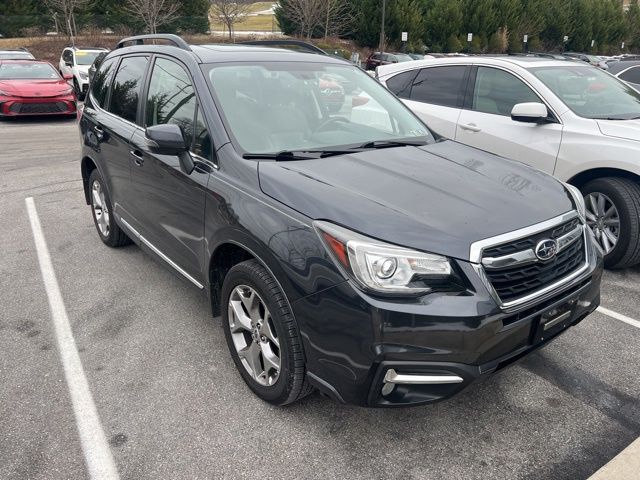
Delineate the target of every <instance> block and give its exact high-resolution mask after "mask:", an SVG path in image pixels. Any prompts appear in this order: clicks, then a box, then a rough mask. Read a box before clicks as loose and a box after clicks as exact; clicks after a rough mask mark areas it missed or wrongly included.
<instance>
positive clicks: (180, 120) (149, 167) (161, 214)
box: [131, 56, 215, 284]
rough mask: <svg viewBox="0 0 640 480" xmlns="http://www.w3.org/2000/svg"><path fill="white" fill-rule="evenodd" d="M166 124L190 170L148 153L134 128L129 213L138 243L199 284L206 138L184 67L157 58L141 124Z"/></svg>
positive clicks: (208, 153) (208, 167)
mask: <svg viewBox="0 0 640 480" xmlns="http://www.w3.org/2000/svg"><path fill="white" fill-rule="evenodd" d="M168 123H172V124H176V125H178V126H180V128H181V130H182V133H183V135H184V138H185V142H186V143H187V145H189V146H190V150H191V156H192V158H193V159H194V162H195V164H196V168H195V170H194V171H193V172H191V173H190V174H187V173H185V172H184V171H183V170H182V169H181V167H180V161H179V158H178V156H176V155H160V154H157V153H154V152H152V151H151V150H150V149H149V148H148V144H147V141H146V137H145V133H144V130H143V129H139V130H137V131H136V132H135V133H134V135H133V138H132V140H131V142H132V144H133V147H132V148H133V150H132V157H131V158H132V167H131V181H132V184H133V188H134V189H135V191H136V199H135V202H134V206H133V208H134V209H133V212H132V213H133V215H134V218H135V222H136V224H137V225H139V228H140V230H139V232H140V234H141V235H142V236H143V237H144V239H145V242H144V243H146V244H147V245H148V246H150V248H151V249H152V250H154V251H155V252H156V253H158V254H159V255H160V256H161V257H164V259H165V260H168V261H169V263H172V264H174V266H175V267H177V269H178V270H179V271H180V270H181V271H182V272H185V273H186V274H187V275H186V276H187V278H190V279H191V280H192V281H194V283H196V284H203V283H204V275H203V273H202V268H201V265H202V258H203V255H204V248H205V245H204V213H205V195H206V186H207V182H208V180H209V173H210V172H211V171H212V170H213V168H215V166H214V164H213V162H212V156H213V149H212V144H211V137H210V135H209V131H208V128H207V126H206V122H205V120H204V117H203V115H202V112H201V110H200V107H199V102H198V99H197V96H196V93H195V90H194V88H193V81H192V78H191V76H190V75H189V73H188V71H187V69H186V68H185V67H184V66H183V65H182V64H180V63H178V62H177V61H174V60H173V59H169V58H166V57H161V56H158V57H156V58H155V62H154V65H153V67H152V70H151V74H150V78H149V82H148V87H147V93H146V95H145V106H144V121H143V124H144V126H145V127H150V126H153V125H159V124H168Z"/></svg>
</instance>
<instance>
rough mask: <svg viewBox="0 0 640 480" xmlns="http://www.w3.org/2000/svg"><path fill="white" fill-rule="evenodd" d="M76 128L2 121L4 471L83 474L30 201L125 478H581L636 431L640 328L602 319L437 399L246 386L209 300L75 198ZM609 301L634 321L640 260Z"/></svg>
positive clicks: (611, 279) (0, 430)
mask: <svg viewBox="0 0 640 480" xmlns="http://www.w3.org/2000/svg"><path fill="white" fill-rule="evenodd" d="M79 152H80V146H79V136H78V131H77V125H76V122H75V121H74V120H39V121H20V122H15V121H11V122H7V121H4V122H0V252H1V253H0V273H1V275H0V478H2V479H81V478H88V475H89V474H88V473H87V469H86V467H85V463H84V457H83V450H82V448H81V443H80V440H79V436H78V429H77V426H76V419H75V417H74V411H73V408H72V404H71V401H70V396H69V390H68V387H67V383H66V381H65V376H64V372H63V367H62V364H61V361H60V356H59V354H58V350H57V341H56V337H55V333H54V327H53V323H52V320H51V312H50V308H49V304H48V302H47V297H46V294H45V289H44V284H43V278H42V275H41V271H40V268H39V264H38V257H37V255H36V251H35V246H34V237H33V235H32V230H31V227H30V222H29V217H28V215H27V208H26V205H25V198H27V197H32V198H33V199H34V203H35V207H36V209H37V213H38V215H39V218H40V222H41V225H42V231H43V233H44V237H45V239H46V243H47V245H48V250H49V253H50V256H51V261H52V264H53V268H54V270H55V274H56V277H57V280H58V284H59V287H60V292H61V294H62V297H63V300H64V304H65V306H66V312H67V315H68V318H69V321H70V323H71V326H72V330H73V336H74V337H75V342H76V345H77V348H78V351H79V354H80V360H81V362H82V366H83V368H84V373H85V375H86V378H87V381H88V384H89V387H90V389H91V393H92V394H93V400H94V402H95V405H96V408H97V411H98V414H99V417H100V421H101V424H102V428H103V430H104V433H105V435H106V439H107V441H108V443H109V445H110V450H111V452H112V454H113V457H114V459H115V464H116V467H117V469H118V472H119V475H120V477H121V478H123V479H145V478H153V479H155V478H185V479H187V478H188V479H200V478H207V479H209V478H262V479H270V478H273V479H280V478H293V479H298V478H300V479H302V478H304V479H307V478H347V479H358V478H362V479H391V478H398V479H409V478H415V479H441V478H449V479H542V478H544V479H558V480H560V479H572V480H575V479H583V478H587V477H588V476H589V475H590V474H592V473H593V472H595V471H596V470H597V469H598V468H599V467H601V466H602V465H603V464H605V463H606V462H607V461H609V460H610V459H611V458H612V457H613V456H615V455H616V454H617V453H618V452H619V451H621V450H622V449H623V448H624V447H626V446H627V445H628V444H629V443H631V442H632V441H633V440H635V439H636V438H637V437H638V436H640V375H639V374H638V372H640V348H639V347H638V344H639V343H640V328H637V327H634V326H633V325H630V324H628V323H624V322H622V321H620V320H617V319H615V318H612V317H611V316H607V315H603V314H602V313H600V312H596V313H594V314H593V315H592V316H590V317H589V318H587V319H586V320H585V321H583V322H582V323H581V324H580V325H578V326H577V327H575V328H572V329H571V330H570V331H569V332H567V333H566V334H564V335H563V336H561V337H560V338H559V339H557V340H556V341H555V342H553V343H552V344H551V345H549V346H548V347H546V348H545V349H543V350H541V351H539V352H537V353H535V354H533V355H531V356H530V357H528V358H527V359H525V360H524V361H523V362H521V363H519V364H517V365H516V366H514V367H512V368H508V369H506V370H504V371H501V372H500V373H498V374H496V375H495V376H493V377H491V378H489V379H488V380H486V381H485V382H483V383H480V384H477V385H474V386H472V387H471V388H470V389H468V390H467V391H465V392H464V393H462V394H461V395H459V396H458V397H455V398H454V399H452V400H449V401H447V402H443V403H439V404H435V405H430V406H425V407H417V408H410V409H364V408H359V407H351V406H344V405H339V404H336V403H334V402H333V401H331V400H328V399H326V398H324V397H322V396H320V395H319V394H314V395H312V396H310V397H308V398H307V399H305V400H303V401H302V402H300V403H297V404H294V405H292V406H289V407H286V408H276V407H272V406H270V405H267V404H265V403H263V402H262V401H261V400H259V399H258V398H257V397H255V396H254V395H252V394H251V392H250V391H249V389H248V388H247V387H246V386H245V384H244V383H243V381H242V379H241V378H240V376H239V375H238V373H237V372H236V369H235V366H234V364H233V362H232V360H231V358H230V356H229V354H228V351H227V346H226V343H225V340H224V335H223V331H222V328H221V325H220V319H219V318H212V316H211V313H210V310H209V307H208V303H207V299H206V298H205V297H204V295H203V294H202V293H201V292H200V291H198V290H196V289H195V288H193V287H191V286H190V285H189V284H187V283H185V282H184V281H183V280H181V279H180V278H178V277H177V276H176V275H174V274H173V273H171V272H170V271H169V270H167V269H165V268H164V267H163V266H162V265H160V264H159V263H157V262H156V261H155V260H152V259H151V258H150V257H148V256H147V255H145V254H143V253H142V252H141V251H140V249H138V248H137V247H135V246H130V247H126V248H124V249H120V250H112V249H109V248H107V247H106V246H104V245H103V244H102V243H101V241H100V240H99V238H98V236H97V234H96V233H95V230H94V225H93V221H92V219H91V215H90V211H89V207H87V206H86V205H85V202H84V196H83V192H82V183H81V179H80V167H79ZM602 306H604V307H606V308H608V309H610V310H612V311H615V312H618V313H620V314H623V315H626V316H628V317H631V318H635V319H639V318H640V268H634V269H629V270H625V271H618V272H607V273H606V275H605V281H604V284H603V291H602Z"/></svg>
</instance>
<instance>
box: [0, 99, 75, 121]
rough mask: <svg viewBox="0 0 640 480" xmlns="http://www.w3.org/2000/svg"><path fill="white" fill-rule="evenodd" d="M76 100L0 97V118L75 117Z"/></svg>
mask: <svg viewBox="0 0 640 480" xmlns="http://www.w3.org/2000/svg"><path fill="white" fill-rule="evenodd" d="M76 111H77V106H76V98H75V96H73V95H63V96H60V97H0V116H1V117H26V116H40V115H74V116H75V115H76Z"/></svg>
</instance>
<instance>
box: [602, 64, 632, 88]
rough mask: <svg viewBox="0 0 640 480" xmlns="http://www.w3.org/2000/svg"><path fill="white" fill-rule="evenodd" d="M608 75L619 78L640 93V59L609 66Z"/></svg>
mask: <svg viewBox="0 0 640 480" xmlns="http://www.w3.org/2000/svg"><path fill="white" fill-rule="evenodd" d="M607 73H610V74H611V75H613V76H615V77H618V78H619V79H620V80H622V81H623V82H626V83H628V84H629V85H631V86H632V87H633V88H635V89H636V90H639V91H640V59H637V60H620V61H617V62H614V63H610V64H609V68H607Z"/></svg>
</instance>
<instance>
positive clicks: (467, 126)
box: [460, 123, 482, 132]
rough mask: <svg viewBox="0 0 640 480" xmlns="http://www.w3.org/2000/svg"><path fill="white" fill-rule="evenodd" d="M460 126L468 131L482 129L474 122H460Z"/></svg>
mask: <svg viewBox="0 0 640 480" xmlns="http://www.w3.org/2000/svg"><path fill="white" fill-rule="evenodd" d="M460 128H461V129H463V130H469V131H470V132H479V131H481V130H482V129H481V128H480V127H478V126H477V125H476V124H475V123H463V124H460Z"/></svg>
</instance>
